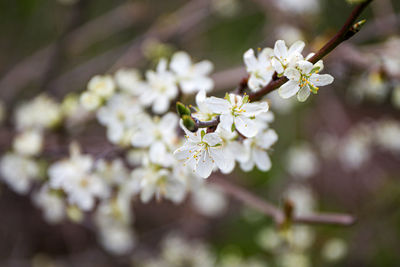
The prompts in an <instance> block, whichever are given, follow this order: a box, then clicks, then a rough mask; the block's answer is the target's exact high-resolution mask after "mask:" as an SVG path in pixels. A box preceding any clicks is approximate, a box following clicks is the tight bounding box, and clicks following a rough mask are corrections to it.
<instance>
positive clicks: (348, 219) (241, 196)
mask: <svg viewBox="0 0 400 267" xmlns="http://www.w3.org/2000/svg"><path fill="white" fill-rule="evenodd" d="M211 182H212V183H214V184H216V185H218V186H219V187H220V188H221V189H222V190H223V191H224V192H225V193H226V194H228V195H230V196H231V197H233V198H235V199H237V200H239V201H241V202H243V203H245V204H246V205H248V206H250V207H252V208H254V209H256V210H258V211H260V212H262V213H263V214H265V215H267V216H271V217H272V219H273V220H274V222H275V223H276V224H277V225H278V226H280V225H282V224H283V223H284V222H285V221H286V216H285V214H284V212H283V211H282V210H280V209H279V208H277V207H276V206H275V205H274V204H272V203H270V202H268V201H267V200H265V199H262V198H260V197H258V196H256V195H254V194H253V193H251V192H249V191H247V190H246V189H244V188H242V187H239V186H237V185H235V184H233V183H231V182H229V181H228V180H226V179H224V178H221V177H219V176H217V175H215V176H213V177H212V178H211ZM355 221H356V219H355V218H354V217H353V216H351V215H348V214H340V213H318V214H312V215H301V216H296V215H294V216H293V217H292V218H291V222H292V223H298V224H328V225H341V226H349V225H352V224H354V223H355Z"/></svg>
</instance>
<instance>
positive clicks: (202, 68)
mask: <svg viewBox="0 0 400 267" xmlns="http://www.w3.org/2000/svg"><path fill="white" fill-rule="evenodd" d="M170 68H171V70H172V71H173V72H174V74H175V75H176V80H177V82H178V83H179V86H180V88H181V89H182V92H183V93H185V94H192V93H195V92H198V91H200V90H204V91H206V92H208V91H210V90H211V89H212V88H213V86H214V82H213V80H212V79H211V78H210V77H208V75H209V74H210V72H211V71H212V69H213V65H212V63H211V62H210V61H208V60H203V61H201V62H199V63H196V64H193V63H192V60H191V58H190V56H189V55H188V54H187V53H186V52H182V51H180V52H176V53H175V54H174V55H173V56H172V59H171V62H170Z"/></svg>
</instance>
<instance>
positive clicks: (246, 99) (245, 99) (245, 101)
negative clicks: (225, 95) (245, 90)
mask: <svg viewBox="0 0 400 267" xmlns="http://www.w3.org/2000/svg"><path fill="white" fill-rule="evenodd" d="M243 103H244V104H246V103H249V96H248V95H245V96H244V97H243Z"/></svg>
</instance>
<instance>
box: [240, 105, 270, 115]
mask: <svg viewBox="0 0 400 267" xmlns="http://www.w3.org/2000/svg"><path fill="white" fill-rule="evenodd" d="M268 108H269V107H268V103H267V102H259V103H247V104H244V105H243V107H242V109H243V110H245V111H244V112H243V113H242V114H243V115H244V116H247V117H253V116H257V115H259V114H261V113H264V112H267V111H268Z"/></svg>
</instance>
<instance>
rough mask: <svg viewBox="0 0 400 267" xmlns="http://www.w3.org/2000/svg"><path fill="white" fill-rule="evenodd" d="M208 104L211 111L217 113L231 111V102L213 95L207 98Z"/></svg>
mask: <svg viewBox="0 0 400 267" xmlns="http://www.w3.org/2000/svg"><path fill="white" fill-rule="evenodd" d="M206 104H207V106H208V108H209V109H210V111H211V112H214V113H216V114H222V113H227V112H229V108H230V104H229V102H228V101H227V100H225V99H222V98H218V97H214V96H212V97H209V98H207V99H206Z"/></svg>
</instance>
